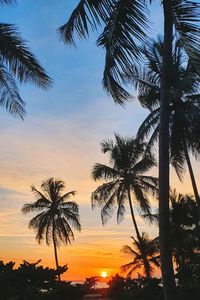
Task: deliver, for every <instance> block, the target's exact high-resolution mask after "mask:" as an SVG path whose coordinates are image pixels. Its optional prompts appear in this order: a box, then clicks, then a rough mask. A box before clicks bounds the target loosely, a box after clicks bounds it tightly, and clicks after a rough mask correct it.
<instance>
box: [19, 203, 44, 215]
mask: <svg viewBox="0 0 200 300" xmlns="http://www.w3.org/2000/svg"><path fill="white" fill-rule="evenodd" d="M44 209H47V206H46V204H45V205H44V204H37V203H36V202H32V203H26V204H24V206H23V208H22V212H23V213H24V214H26V213H29V212H33V211H40V210H44Z"/></svg>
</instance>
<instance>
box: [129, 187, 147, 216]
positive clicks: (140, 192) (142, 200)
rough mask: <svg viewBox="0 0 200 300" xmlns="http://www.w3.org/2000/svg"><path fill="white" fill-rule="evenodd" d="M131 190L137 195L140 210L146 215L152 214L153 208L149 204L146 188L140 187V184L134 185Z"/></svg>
mask: <svg viewBox="0 0 200 300" xmlns="http://www.w3.org/2000/svg"><path fill="white" fill-rule="evenodd" d="M131 190H132V191H133V192H134V194H135V199H136V201H137V204H138V207H139V209H140V210H141V211H142V212H144V213H150V212H151V206H150V204H149V200H148V198H147V197H146V195H145V194H144V191H145V190H144V186H140V185H139V184H132V185H131Z"/></svg>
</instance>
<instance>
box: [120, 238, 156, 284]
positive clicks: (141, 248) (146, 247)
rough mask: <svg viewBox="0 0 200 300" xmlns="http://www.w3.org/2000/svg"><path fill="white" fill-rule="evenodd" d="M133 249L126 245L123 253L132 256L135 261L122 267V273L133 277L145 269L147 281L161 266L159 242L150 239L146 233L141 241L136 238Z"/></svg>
mask: <svg viewBox="0 0 200 300" xmlns="http://www.w3.org/2000/svg"><path fill="white" fill-rule="evenodd" d="M132 239H133V243H132V245H133V248H132V247H130V246H128V245H125V246H123V248H122V250H121V251H122V252H123V253H125V254H128V255H131V256H132V258H133V260H132V261H131V262H130V263H128V264H125V265H123V266H121V271H122V272H126V273H127V272H128V273H127V276H128V277H131V276H132V275H134V272H135V271H137V270H141V269H143V271H144V274H145V275H146V277H147V279H150V278H151V277H152V273H153V271H154V267H159V266H160V255H159V242H158V238H155V239H149V237H148V235H147V234H146V233H144V232H143V233H142V236H141V239H140V240H137V239H135V238H134V237H132Z"/></svg>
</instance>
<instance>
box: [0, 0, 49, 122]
mask: <svg viewBox="0 0 200 300" xmlns="http://www.w3.org/2000/svg"><path fill="white" fill-rule="evenodd" d="M14 2H15V1H14V0H1V1H0V4H12V3H14ZM17 81H19V82H20V83H27V82H31V83H33V84H34V85H36V86H38V87H41V88H47V87H48V86H49V85H50V84H51V79H50V78H49V77H48V75H47V74H46V72H45V71H44V69H43V68H42V67H41V65H40V63H39V62H38V60H37V59H36V58H35V56H34V55H33V54H32V52H31V51H30V50H29V48H28V47H27V45H26V42H25V40H24V39H23V38H22V37H21V35H20V34H19V32H18V30H17V28H16V27H15V26H14V25H11V24H5V23H0V105H1V106H2V107H5V108H6V110H7V111H8V112H9V113H11V114H12V115H14V116H17V117H20V118H22V119H23V118H24V115H25V108H24V106H25V103H24V101H23V99H22V98H21V96H20V93H19V89H18V86H17Z"/></svg>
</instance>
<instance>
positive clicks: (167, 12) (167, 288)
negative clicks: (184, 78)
mask: <svg viewBox="0 0 200 300" xmlns="http://www.w3.org/2000/svg"><path fill="white" fill-rule="evenodd" d="M163 10H164V46H163V64H162V78H161V97H160V102H161V103H160V128H159V239H160V259H161V272H162V279H163V285H164V293H165V299H166V300H172V299H173V300H174V299H175V288H176V284H175V278H174V270H173V262H172V251H171V243H170V221H169V116H170V110H169V93H170V68H171V67H170V66H171V61H172V39H173V19H172V11H171V1H169V0H164V1H163Z"/></svg>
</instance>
